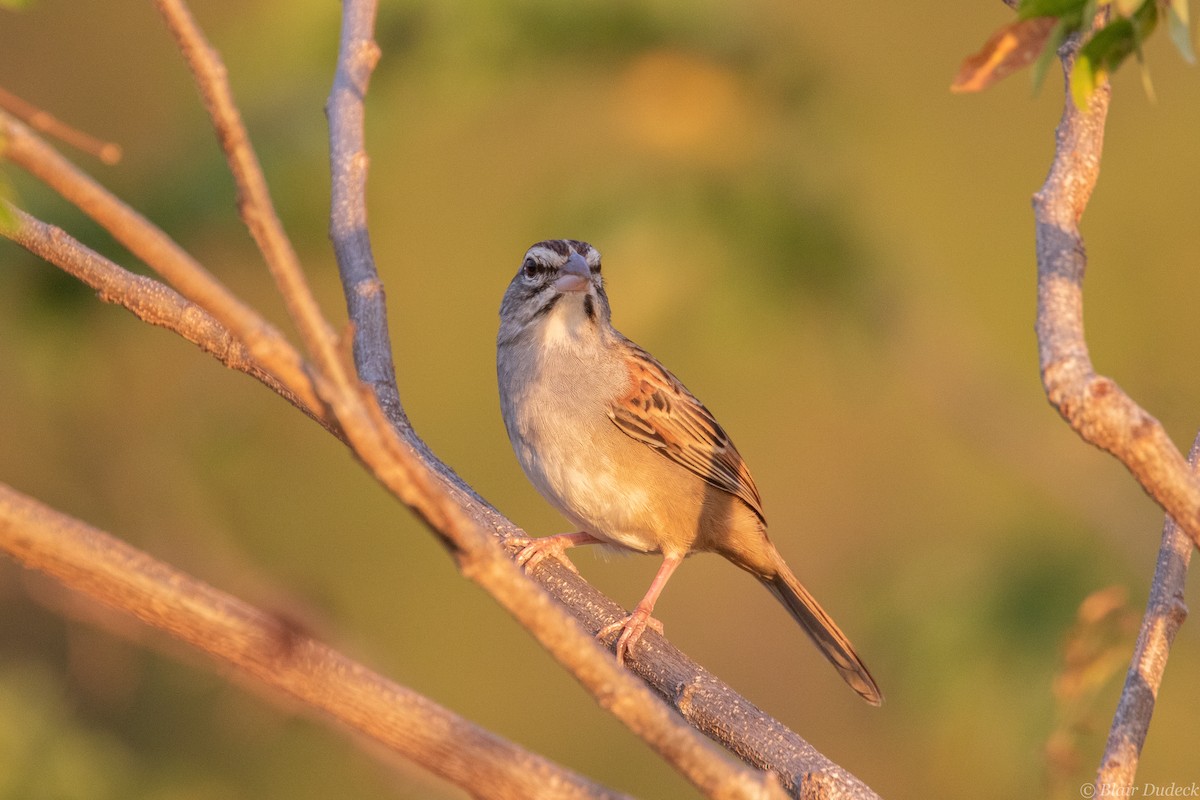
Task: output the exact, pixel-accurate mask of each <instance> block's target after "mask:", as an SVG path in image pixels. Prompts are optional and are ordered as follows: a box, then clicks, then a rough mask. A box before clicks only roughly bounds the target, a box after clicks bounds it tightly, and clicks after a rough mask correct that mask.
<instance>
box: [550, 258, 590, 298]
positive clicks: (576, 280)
mask: <svg viewBox="0 0 1200 800" xmlns="http://www.w3.org/2000/svg"><path fill="white" fill-rule="evenodd" d="M591 283H592V270H591V267H589V266H588V263H587V259H585V258H584V257H583V256H581V255H579V254H578V253H571V257H570V258H568V259H567V263H565V264H563V265H562V269H561V270H560V271H559V276H558V278H556V279H555V281H554V288H555V289H558V290H559V291H560V292H585V291H587V288H588V286H590V285H591Z"/></svg>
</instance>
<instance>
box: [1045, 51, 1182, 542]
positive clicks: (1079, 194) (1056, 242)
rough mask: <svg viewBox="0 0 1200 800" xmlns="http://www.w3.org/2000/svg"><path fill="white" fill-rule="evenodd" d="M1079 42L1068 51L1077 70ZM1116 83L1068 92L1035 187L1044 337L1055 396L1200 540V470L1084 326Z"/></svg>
mask: <svg viewBox="0 0 1200 800" xmlns="http://www.w3.org/2000/svg"><path fill="white" fill-rule="evenodd" d="M1078 47H1079V39H1078V37H1073V38H1072V40H1071V41H1069V42H1068V43H1067V44H1066V45H1064V47H1063V50H1062V51H1061V55H1062V62H1063V70H1064V74H1065V75H1066V76H1067V79H1068V80H1069V76H1070V72H1071V65H1072V64H1073V63H1074V58H1075V53H1076V52H1077V50H1078ZM1110 95H1111V87H1110V86H1109V85H1108V84H1105V85H1103V86H1100V87H1097V89H1096V91H1095V92H1094V93H1093V95H1092V99H1091V102H1090V104H1089V106H1088V108H1087V109H1086V110H1080V109H1078V108H1076V107H1075V104H1074V102H1073V101H1072V100H1071V93H1070V91H1069V90H1068V91H1067V92H1066V98H1065V100H1064V101H1063V115H1062V120H1061V121H1060V122H1059V125H1058V130H1057V132H1056V135H1055V139H1056V142H1055V145H1056V146H1055V153H1054V161H1053V163H1052V165H1051V167H1050V173H1049V175H1047V177H1046V182H1045V184H1044V185H1043V186H1042V188H1041V190H1040V191H1039V192H1038V193H1037V194H1036V195H1034V198H1033V208H1034V215H1035V218H1036V221H1037V260H1038V313H1037V337H1038V350H1039V357H1040V363H1041V371H1042V383H1043V385H1044V387H1045V390H1046V395H1047V397H1048V398H1049V399H1050V402H1051V403H1052V404H1053V405H1054V407H1055V408H1057V409H1058V412H1059V413H1060V414H1062V416H1063V418H1064V419H1066V421H1067V422H1068V423H1069V424H1070V425H1071V427H1072V428H1074V429H1075V431H1076V432H1077V433H1078V434H1079V435H1080V436H1081V437H1083V439H1084V440H1085V441H1088V442H1090V443H1092V444H1094V445H1096V446H1097V447H1099V448H1101V449H1103V450H1107V451H1108V452H1109V453H1112V454H1113V455H1114V456H1116V457H1117V458H1118V459H1120V461H1121V462H1122V463H1123V464H1124V465H1125V466H1126V467H1127V468H1128V469H1129V471H1130V472H1132V473H1133V476H1134V477H1135V478H1136V479H1137V480H1138V482H1139V483H1140V484H1141V485H1142V488H1143V489H1145V490H1146V492H1147V493H1148V494H1149V495H1150V496H1151V497H1153V498H1154V499H1155V500H1156V501H1157V502H1158V503H1159V505H1161V506H1162V507H1163V508H1164V509H1165V510H1166V512H1167V513H1168V514H1170V515H1171V516H1172V517H1173V518H1174V519H1175V520H1176V521H1177V522H1178V523H1179V525H1180V526H1181V527H1182V528H1183V530H1184V531H1185V532H1186V533H1187V535H1188V536H1189V537H1191V539H1192V541H1193V542H1197V543H1200V478H1198V477H1197V476H1196V475H1195V474H1193V473H1192V472H1191V471H1190V470H1189V469H1188V466H1187V463H1186V462H1185V460H1184V458H1183V455H1182V454H1181V453H1180V452H1179V450H1178V448H1176V447H1175V444H1174V443H1173V442H1172V441H1171V439H1170V437H1168V436H1167V433H1166V431H1165V430H1164V429H1163V426H1162V425H1161V424H1160V423H1159V422H1158V420H1156V419H1155V418H1154V417H1152V416H1151V415H1150V414H1149V413H1147V412H1146V411H1145V410H1144V409H1143V408H1142V407H1141V406H1139V405H1138V404H1137V403H1136V402H1134V401H1133V399H1132V398H1130V397H1129V396H1128V395H1127V394H1125V392H1124V391H1122V390H1121V388H1120V387H1119V386H1118V385H1117V383H1116V382H1115V381H1113V380H1112V379H1111V378H1107V377H1105V376H1103V375H1097V374H1096V372H1095V370H1094V369H1093V368H1092V362H1091V358H1090V357H1089V355H1088V349H1087V341H1086V339H1085V338H1084V333H1083V275H1084V271H1085V269H1086V267H1087V255H1086V252H1085V250H1084V245H1083V237H1082V235H1081V234H1080V232H1079V219H1080V218H1081V217H1082V216H1083V211H1084V209H1085V208H1086V206H1087V202H1088V199H1089V198H1090V197H1091V193H1092V189H1093V187H1094V186H1095V185H1096V179H1097V177H1098V176H1099V173H1100V153H1101V149H1102V147H1103V144H1104V122H1105V117H1106V116H1107V113H1108V104H1109V97H1110Z"/></svg>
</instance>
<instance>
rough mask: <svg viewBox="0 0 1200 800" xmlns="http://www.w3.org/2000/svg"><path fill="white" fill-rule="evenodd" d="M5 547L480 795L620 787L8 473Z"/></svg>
mask: <svg viewBox="0 0 1200 800" xmlns="http://www.w3.org/2000/svg"><path fill="white" fill-rule="evenodd" d="M0 548H2V549H3V550H4V551H5V552H7V553H8V554H9V555H11V556H12V557H13V558H15V559H17V560H18V561H20V562H21V563H23V564H24V565H25V566H26V567H29V568H30V569H36V570H39V571H42V572H45V573H47V574H49V575H51V576H53V577H55V578H57V579H59V580H60V581H62V582H63V583H64V584H66V585H67V586H70V587H71V588H73V589H76V590H78V591H81V592H84V593H85V594H87V595H88V596H89V597H91V598H92V599H94V600H97V601H99V602H101V603H104V604H105V605H108V606H111V607H113V608H116V609H119V610H121V611H125V612H128V613H130V614H132V615H133V616H135V617H137V618H138V619H140V620H141V621H142V622H144V623H146V624H148V625H151V626H153V627H155V628H158V629H160V630H163V631H166V632H167V633H170V634H171V635H172V636H174V637H176V638H178V639H182V640H183V641H185V642H187V643H189V644H191V645H193V646H195V647H197V648H199V649H200V650H203V651H205V652H207V653H209V654H211V655H213V656H215V657H216V658H217V659H219V660H220V661H222V662H224V663H228V664H232V665H234V666H236V667H237V668H238V669H240V670H241V671H243V672H245V673H246V674H248V675H250V676H252V677H253V678H255V679H256V680H258V681H260V682H261V683H263V684H265V685H267V686H269V687H272V688H274V689H278V690H281V691H283V692H285V693H286V694H288V695H291V696H292V697H295V698H297V699H298V700H300V701H302V702H303V703H305V704H306V705H308V706H311V707H312V708H315V709H319V710H321V711H323V712H324V713H326V714H328V715H329V716H331V717H333V718H334V719H336V720H337V721H339V722H341V723H343V724H344V725H346V726H347V727H349V728H350V729H351V730H353V731H356V732H358V733H361V734H363V735H365V736H367V737H369V738H371V739H374V740H375V741H377V742H380V743H381V744H383V745H385V746H386V747H388V748H390V749H392V750H394V751H395V752H397V753H399V754H400V755H403V756H404V757H406V758H409V759H411V760H413V761H415V762H416V763H418V764H420V765H421V766H423V767H424V768H425V769H427V770H429V771H430V772H432V773H434V774H435V775H438V776H440V777H442V778H445V779H446V780H449V781H451V782H453V783H454V784H456V785H458V786H461V787H462V788H464V789H466V790H467V791H468V792H469V793H471V794H472V795H473V796H476V797H504V798H514V800H515V799H516V798H526V797H535V796H536V797H558V798H614V799H615V798H618V797H622V796H623V795H619V794H617V793H615V792H612V791H609V790H607V789H604V788H603V787H600V786H597V785H596V784H594V783H592V782H590V781H588V780H586V779H584V778H582V777H580V776H578V775H576V774H574V773H572V772H570V771H568V770H565V769H563V768H562V767H560V766H558V765H556V764H554V763H553V762H550V761H547V760H546V759H544V758H542V757H541V756H539V755H537V754H535V753H531V752H529V751H527V750H525V749H523V748H521V747H518V746H517V745H515V744H513V743H511V742H509V741H506V740H504V739H502V738H500V737H498V736H496V735H494V734H492V733H489V732H488V731H485V730H483V729H482V728H479V727H478V726H476V725H474V724H473V723H471V722H469V721H468V720H465V719H463V718H462V717H459V716H458V715H457V714H454V713H453V712H452V711H449V710H448V709H445V708H442V707H441V706H439V705H437V704H436V703H434V702H433V701H431V700H429V699H428V698H426V697H423V696H421V695H420V694H418V693H416V692H413V691H411V690H410V689H407V688H405V687H403V686H399V685H397V684H395V683H392V682H391V681H389V680H387V679H386V678H384V677H382V676H380V675H378V674H376V673H374V672H372V671H371V670H369V669H368V668H367V667H364V666H363V665H361V664H359V663H357V662H355V661H352V660H351V659H349V658H347V657H346V656H344V655H342V654H340V653H338V652H337V651H335V650H333V649H331V648H330V647H328V646H327V645H325V644H322V643H321V642H318V641H317V640H315V639H313V638H312V637H310V636H309V635H308V634H307V633H306V632H305V631H304V630H303V629H301V628H300V627H299V626H298V625H297V624H296V623H295V622H293V621H291V620H288V619H286V618H284V617H281V616H280V615H278V614H269V613H267V612H264V611H262V610H260V609H257V608H254V607H253V606H250V605H248V604H246V603H244V602H242V601H241V600H238V599H237V598H234V597H231V596H230V595H227V594H225V593H223V592H221V591H218V590H217V589H214V588H213V587H211V586H209V585H207V584H205V583H203V582H201V581H198V580H196V579H195V578H193V577H191V576H189V575H186V574H184V573H182V572H180V571H178V570H176V569H173V568H172V567H169V566H167V565H166V564H163V563H162V562H160V561H156V560H155V559H153V558H151V557H150V556H148V555H146V554H145V553H143V552H141V551H139V550H136V549H134V548H132V547H130V546H129V545H127V544H125V543H124V542H122V541H120V540H119V539H114V538H113V537H111V536H109V535H108V534H106V533H104V532H102V531H99V530H96V529H95V528H92V527H90V526H88V525H86V524H84V523H83V522H80V521H79V520H76V519H73V518H71V517H68V516H66V515H64V514H61V513H59V512H57V511H54V510H53V509H50V508H48V507H46V506H44V505H42V504H40V503H38V502H37V501H35V500H33V499H31V498H29V497H26V496H25V495H22V494H20V493H19V492H16V491H15V490H13V489H12V488H10V487H8V486H5V485H3V484H0Z"/></svg>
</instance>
